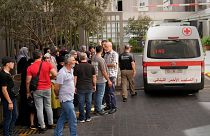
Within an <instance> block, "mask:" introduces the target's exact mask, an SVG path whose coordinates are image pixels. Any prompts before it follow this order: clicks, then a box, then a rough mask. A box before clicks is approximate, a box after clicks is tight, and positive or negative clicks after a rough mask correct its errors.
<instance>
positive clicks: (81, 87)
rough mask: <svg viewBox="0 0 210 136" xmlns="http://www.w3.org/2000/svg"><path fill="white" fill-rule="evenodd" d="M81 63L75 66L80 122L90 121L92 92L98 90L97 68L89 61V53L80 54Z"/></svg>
mask: <svg viewBox="0 0 210 136" xmlns="http://www.w3.org/2000/svg"><path fill="white" fill-rule="evenodd" d="M80 60H81V63H79V64H78V65H76V66H75V68H74V81H75V85H76V89H77V90H76V92H77V94H78V98H79V122H85V121H87V122H89V121H90V120H91V118H90V112H91V103H92V92H93V91H95V90H96V72H95V68H94V67H93V66H92V65H91V64H89V63H87V54H86V53H84V52H82V53H81V54H80ZM84 104H86V112H84Z"/></svg>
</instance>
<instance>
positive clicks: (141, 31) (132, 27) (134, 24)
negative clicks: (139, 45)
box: [124, 16, 152, 40]
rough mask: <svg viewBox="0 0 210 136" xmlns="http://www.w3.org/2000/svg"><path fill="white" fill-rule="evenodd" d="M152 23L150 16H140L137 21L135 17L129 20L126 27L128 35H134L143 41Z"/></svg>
mask: <svg viewBox="0 0 210 136" xmlns="http://www.w3.org/2000/svg"><path fill="white" fill-rule="evenodd" d="M151 21H152V20H151V18H150V17H149V16H139V17H138V18H137V19H136V20H135V18H134V17H132V18H129V19H128V25H127V26H126V27H124V29H125V31H126V34H132V35H134V36H135V37H137V39H139V40H141V39H142V38H143V37H144V35H145V34H146V32H147V30H148V28H149V23H150V22H151Z"/></svg>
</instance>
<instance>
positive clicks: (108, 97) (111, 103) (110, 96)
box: [105, 77, 116, 109]
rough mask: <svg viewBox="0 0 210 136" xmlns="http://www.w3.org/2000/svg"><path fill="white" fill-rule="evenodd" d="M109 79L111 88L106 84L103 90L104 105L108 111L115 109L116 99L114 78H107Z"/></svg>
mask: <svg viewBox="0 0 210 136" xmlns="http://www.w3.org/2000/svg"><path fill="white" fill-rule="evenodd" d="M109 79H110V80H111V82H112V86H111V87H109V86H108V83H107V84H106V89H105V101H106V105H107V107H108V108H110V109H114V108H116V98H115V94H114V92H115V80H116V78H115V77H109Z"/></svg>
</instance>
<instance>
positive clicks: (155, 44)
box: [147, 39, 200, 59]
mask: <svg viewBox="0 0 210 136" xmlns="http://www.w3.org/2000/svg"><path fill="white" fill-rule="evenodd" d="M147 56H148V57H149V58H156V59H182V58H196V57H199V56H200V47H199V42H198V40H195V39H179V40H150V41H149V43H148V51H147Z"/></svg>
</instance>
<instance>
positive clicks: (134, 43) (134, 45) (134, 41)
mask: <svg viewBox="0 0 210 136" xmlns="http://www.w3.org/2000/svg"><path fill="white" fill-rule="evenodd" d="M128 43H129V45H131V46H132V52H135V53H141V52H142V51H143V47H141V46H140V45H139V44H138V40H137V39H135V38H131V39H130V40H129V41H128Z"/></svg>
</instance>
